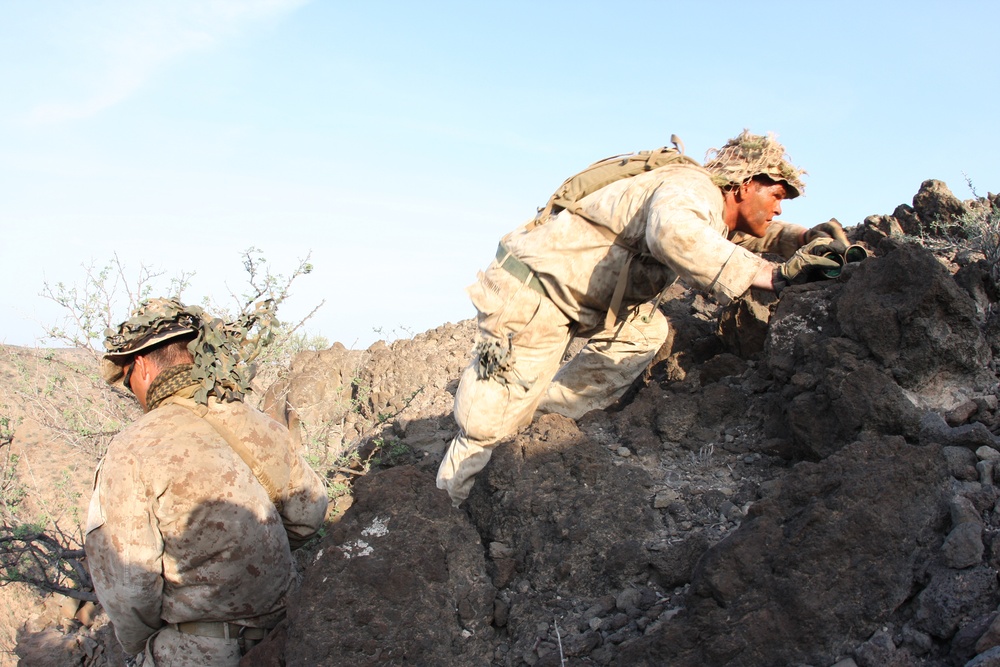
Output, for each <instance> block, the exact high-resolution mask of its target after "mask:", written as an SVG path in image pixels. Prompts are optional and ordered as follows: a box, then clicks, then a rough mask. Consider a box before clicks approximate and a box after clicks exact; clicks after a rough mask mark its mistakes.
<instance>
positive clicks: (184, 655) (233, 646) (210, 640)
mask: <svg viewBox="0 0 1000 667" xmlns="http://www.w3.org/2000/svg"><path fill="white" fill-rule="evenodd" d="M252 644H253V642H251V645H252ZM140 655H141V656H142V661H141V662H137V663H136V664H137V667H238V666H239V664H240V647H239V642H238V641H237V640H236V639H216V638H214V637H199V636H198V635H191V634H186V633H182V632H178V631H177V630H175V629H174V628H173V627H172V626H166V627H164V628H161V629H160V630H159V631H157V632H156V634H154V635H153V636H152V637H150V638H149V640H148V641H147V642H146V650H145V652H144V653H142V654H140Z"/></svg>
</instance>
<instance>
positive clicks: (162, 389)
mask: <svg viewBox="0 0 1000 667" xmlns="http://www.w3.org/2000/svg"><path fill="white" fill-rule="evenodd" d="M193 369H194V364H179V365H177V366H171V367H170V368H167V369H164V370H162V371H160V374H159V375H157V376H156V379H154V380H153V382H152V383H151V384H150V385H149V391H147V392H146V407H147V409H148V410H155V409H156V408H157V407H159V405H160V403H162V402H163V399H165V398H167V397H168V396H172V395H173V394H175V393H177V392H178V391H180V390H181V389H184V388H185V387H190V386H192V385H195V384H197V382H195V380H194V379H193V378H192V377H191V371H192V370H193Z"/></svg>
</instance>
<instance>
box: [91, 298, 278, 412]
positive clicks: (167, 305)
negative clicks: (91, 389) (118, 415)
mask: <svg viewBox="0 0 1000 667" xmlns="http://www.w3.org/2000/svg"><path fill="white" fill-rule="evenodd" d="M274 308H275V304H274V302H273V301H271V300H265V301H261V302H260V303H258V304H256V305H255V306H254V309H253V310H252V311H249V312H244V313H242V314H240V316H239V317H237V318H236V319H235V320H234V321H232V322H225V321H223V320H222V319H220V318H218V317H213V316H211V315H209V314H208V313H207V312H205V311H204V310H203V309H202V308H199V307H198V306H186V305H184V304H183V303H181V302H180V301H178V300H177V299H163V298H157V299H149V300H148V301H146V302H144V303H143V304H142V305H141V306H140V307H139V308H138V309H136V311H135V312H134V313H132V316H131V317H130V318H129V319H127V320H126V321H125V322H122V324H121V325H119V327H118V329H117V330H112V329H108V330H107V331H105V339H104V349H105V355H104V360H103V365H102V373H103V375H104V379H105V380H106V381H108V382H109V383H115V382H118V381H120V380H121V379H122V365H123V364H124V363H126V362H127V361H128V359H130V357H131V355H134V354H135V353H137V352H139V351H141V350H143V349H145V348H147V347H150V346H151V344H153V343H155V344H159V343H162V342H166V341H167V340H169V339H170V337H176V336H179V335H185V334H189V333H193V334H195V338H194V340H192V341H191V342H190V343H189V344H188V350H189V351H190V352H191V354H192V356H193V357H194V365H193V367H192V368H191V378H192V379H193V380H194V381H195V382H197V383H198V384H199V389H198V391H197V392H196V393H195V396H194V400H195V401H196V402H198V403H200V404H202V405H205V404H207V402H208V397H209V396H215V397H217V398H219V399H221V400H225V401H240V400H243V397H244V396H245V395H246V394H247V393H248V392H249V391H250V390H251V388H250V383H251V381H252V380H253V377H254V375H256V373H257V368H256V365H255V364H254V360H255V359H256V358H257V356H258V355H259V354H260V352H261V350H262V349H263V348H264V347H265V346H266V345H267V344H269V343H270V342H271V339H272V338H273V328H274V327H275V326H277V324H278V321H277V319H276V318H275V315H274Z"/></svg>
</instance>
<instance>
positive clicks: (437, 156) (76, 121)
mask: <svg viewBox="0 0 1000 667" xmlns="http://www.w3.org/2000/svg"><path fill="white" fill-rule="evenodd" d="M998 21H1000V3H996V2H992V1H991V2H961V1H958V2H949V3H945V2H906V3H903V2H887V3H873V2H867V3H860V2H837V3H802V2H796V3H791V2H772V3H766V4H764V5H752V4H748V3H745V2H725V1H719V2H713V3H672V2H666V1H662V2H650V1H642V0H637V1H634V2H630V3H611V2H587V1H582V2H581V1H578V2H556V1H552V2H538V1H535V2H520V1H515V2H504V3H500V2H496V3H487V2H448V3H446V2H433V1H428V2H421V3H416V2H376V1H372V2H352V3H344V2H333V1H321V0H314V1H312V2H307V1H304V0H250V1H247V2H235V1H228V0H197V1H195V0H173V1H170V2H167V1H163V2H140V1H131V0H130V1H125V0H95V1H91V2H86V3H84V2H60V1H56V0H37V1H32V2H18V1H16V0H0V230H2V236H0V284H2V285H3V290H4V298H3V299H2V303H0V325H2V326H0V342H5V343H7V344H16V345H33V344H36V342H37V341H38V338H39V337H40V336H41V334H42V324H41V323H52V322H53V321H55V320H57V319H58V317H59V312H58V309H57V307H55V306H54V305H53V304H51V303H49V302H47V301H45V300H44V299H42V298H41V297H39V296H38V295H39V292H40V291H41V290H42V287H43V283H44V282H45V281H48V282H50V283H55V282H58V281H63V282H66V283H74V282H76V283H79V282H81V281H82V278H83V269H82V268H81V265H83V264H89V263H92V262H93V263H96V264H97V265H102V264H104V263H106V262H108V261H109V260H110V259H111V258H112V257H113V256H114V255H115V254H117V256H118V257H119V258H120V259H121V260H122V261H123V262H124V263H125V265H126V267H127V269H128V270H129V271H137V270H138V269H139V267H140V266H141V265H145V266H147V267H150V268H152V269H156V270H161V271H164V272H166V274H167V276H173V275H177V274H179V273H180V272H182V271H186V272H191V271H193V272H195V278H194V279H193V283H192V285H191V287H190V288H189V289H188V290H187V292H185V296H186V298H187V300H189V301H192V302H198V301H200V300H201V297H203V296H205V295H208V296H211V297H212V298H214V299H216V300H217V301H224V300H225V299H226V298H227V295H228V294H229V292H230V291H237V292H238V291H239V290H240V289H241V286H242V275H241V274H242V268H241V263H240V253H241V251H242V250H244V249H246V248H248V247H250V246H255V247H258V248H261V249H262V250H263V251H264V254H265V255H266V257H267V258H268V259H269V261H270V264H271V265H272V267H273V268H274V269H275V270H277V271H279V272H282V271H284V272H287V271H290V270H291V268H292V267H293V266H294V265H295V264H296V262H297V260H298V259H299V258H302V257H304V256H306V254H308V253H310V252H311V259H312V263H313V264H314V266H315V271H314V272H313V273H312V274H310V275H309V276H306V277H303V278H302V279H301V280H300V281H299V282H298V284H297V289H296V290H295V293H294V296H293V297H292V298H291V299H290V300H289V301H288V302H287V303H286V304H285V305H284V306H283V311H282V312H281V313H279V315H284V317H285V318H286V319H297V318H299V317H301V316H302V315H304V314H305V313H306V312H308V311H309V310H310V309H311V308H312V307H313V306H314V305H315V304H317V303H319V302H320V301H321V300H323V299H325V300H326V304H325V305H324V307H323V308H322V309H321V310H320V311H319V312H318V313H317V315H316V316H315V317H314V318H313V320H311V323H310V325H309V329H310V331H312V332H314V333H319V334H322V335H324V336H326V337H327V338H328V339H329V340H330V341H331V342H333V341H340V342H342V343H344V344H345V345H347V346H349V347H352V346H353V347H365V346H367V345H368V344H370V343H371V342H373V341H374V340H377V339H379V338H391V337H393V336H394V335H407V334H408V333H419V332H422V331H425V330H427V329H431V328H434V327H436V326H438V325H440V324H443V323H445V322H455V321H458V320H461V319H465V318H467V317H471V316H472V315H473V314H474V311H473V309H472V307H471V305H469V303H468V301H467V298H466V297H465V294H464V287H465V286H466V285H467V284H469V283H470V282H471V281H472V280H473V279H474V277H475V273H476V271H477V270H478V269H480V268H482V267H484V266H485V265H486V264H487V263H488V262H489V260H490V259H491V257H492V254H493V252H494V250H495V248H496V242H497V240H498V239H499V237H500V236H502V235H503V234H504V233H506V232H507V231H508V230H510V229H513V228H514V227H515V226H517V225H519V224H521V223H522V222H523V221H525V220H526V219H527V218H528V217H530V216H531V215H532V214H533V212H534V210H535V208H536V207H537V206H539V205H541V204H543V203H544V202H545V200H546V199H547V197H548V195H549V194H550V193H551V191H552V190H553V189H554V188H555V187H556V186H557V185H558V184H559V183H560V182H561V181H562V180H563V178H565V177H566V176H568V175H570V174H571V173H573V172H575V171H577V170H579V169H580V168H582V167H584V166H586V165H587V164H589V163H591V162H593V161H594V160H597V159H599V158H602V157H606V156H608V155H613V154H618V153H623V152H629V151H633V150H641V149H647V148H653V147H657V146H662V145H664V144H666V143H668V141H669V137H670V134H671V133H676V134H678V135H679V136H680V137H681V138H682V139H683V140H684V142H685V144H686V146H687V151H688V153H689V154H691V155H693V156H695V157H697V158H699V159H701V158H703V157H704V154H705V151H706V150H707V149H709V148H711V147H714V146H719V145H721V144H722V143H724V142H725V140H726V139H727V138H728V137H731V136H734V135H735V134H737V133H739V131H740V130H741V129H743V128H744V127H746V128H750V129H751V130H753V131H755V132H764V131H774V132H776V133H777V134H778V136H779V138H780V140H781V141H782V142H783V143H784V144H785V145H786V147H787V149H788V152H789V154H790V156H791V158H792V160H793V162H795V163H796V164H797V165H799V166H800V167H803V168H805V169H806V170H807V171H808V172H809V176H808V177H807V181H806V182H807V192H806V196H805V197H802V198H800V199H797V200H795V201H792V202H789V203H788V204H787V205H786V206H785V211H784V214H783V216H782V218H783V219H786V220H790V221H794V222H800V223H802V224H806V225H811V224H815V223H818V222H821V221H824V220H826V219H828V218H829V217H831V216H834V217H837V218H838V219H839V220H841V222H843V223H844V224H845V225H853V224H858V223H860V222H861V221H862V220H863V219H864V217H865V216H867V215H871V214H876V213H891V212H892V210H893V209H894V208H895V207H896V206H897V205H898V204H900V203H904V202H909V201H910V200H911V198H912V197H913V195H914V194H915V193H916V192H917V189H918V188H919V186H920V183H921V182H922V181H923V180H925V179H929V178H936V179H940V180H944V181H945V182H947V183H948V185H949V186H950V187H951V189H952V190H953V191H954V192H955V194H956V195H958V196H959V197H960V198H963V199H964V198H968V197H970V196H971V192H970V191H969V189H968V187H967V186H966V184H965V176H964V175H965V174H967V175H968V176H969V177H970V178H971V179H972V181H973V183H974V185H975V186H976V188H977V190H978V191H979V192H980V193H981V194H985V193H986V192H987V191H993V192H995V191H997V190H1000V160H998V159H997V155H998V154H1000V128H998V124H997V121H996V115H997V109H998V108H1000V45H998V44H1000V41H998V40H997V39H996V33H995V31H996V25H998ZM162 284H163V288H162V290H161V291H165V290H166V288H167V285H166V280H164V281H163V283H162ZM126 315H127V313H125V312H122V313H121V318H124V317H125V316H126Z"/></svg>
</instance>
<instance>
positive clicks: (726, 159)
mask: <svg viewBox="0 0 1000 667" xmlns="http://www.w3.org/2000/svg"><path fill="white" fill-rule="evenodd" d="M705 169H707V170H708V171H709V172H711V174H712V181H713V182H714V183H715V184H716V185H718V186H719V187H721V188H727V187H732V186H734V185H739V184H741V183H743V182H745V181H748V180H749V179H751V178H753V177H754V176H766V177H768V178H770V179H771V180H773V181H775V182H777V183H782V184H783V185H784V186H785V189H786V190H787V192H788V198H789V199H792V198H794V197H798V196H799V195H800V194H802V193H803V192H804V191H805V187H806V186H805V184H804V183H803V182H802V176H803V175H804V174H805V173H806V172H805V171H804V170H802V169H799V168H798V167H796V166H794V165H793V164H792V163H791V162H789V161H788V156H787V155H786V154H785V147H784V146H782V145H781V144H780V143H778V141H777V140H776V139H775V138H774V134H773V133H771V132H769V133H767V134H766V135H762V134H750V131H749V130H743V132H741V133H740V134H739V136H737V137H735V138H733V139H730V140H729V141H727V142H726V144H725V145H724V146H723V147H722V148H712V149H710V150H709V151H708V152H707V153H706V154H705Z"/></svg>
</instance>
